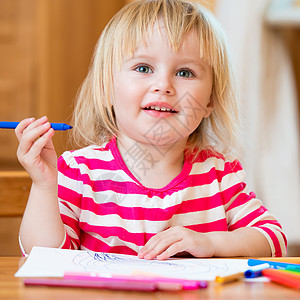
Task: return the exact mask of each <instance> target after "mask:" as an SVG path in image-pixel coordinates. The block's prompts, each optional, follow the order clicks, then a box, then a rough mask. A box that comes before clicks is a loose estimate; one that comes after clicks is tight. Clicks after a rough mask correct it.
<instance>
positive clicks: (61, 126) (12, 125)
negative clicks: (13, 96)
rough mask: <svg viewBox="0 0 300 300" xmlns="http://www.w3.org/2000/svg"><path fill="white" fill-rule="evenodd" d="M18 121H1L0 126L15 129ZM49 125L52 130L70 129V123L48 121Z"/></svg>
mask: <svg viewBox="0 0 300 300" xmlns="http://www.w3.org/2000/svg"><path fill="white" fill-rule="evenodd" d="M19 123H20V122H5V121H2V122H0V128H5V129H15V128H16V127H17V126H18V125H19ZM50 125H51V127H52V128H53V129H54V130H68V129H72V126H71V125H67V124H65V123H50Z"/></svg>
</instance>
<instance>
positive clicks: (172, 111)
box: [143, 105, 177, 114]
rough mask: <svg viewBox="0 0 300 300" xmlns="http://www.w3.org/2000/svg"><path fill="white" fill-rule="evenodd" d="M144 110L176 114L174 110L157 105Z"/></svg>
mask: <svg viewBox="0 0 300 300" xmlns="http://www.w3.org/2000/svg"><path fill="white" fill-rule="evenodd" d="M143 109H144V110H154V111H157V112H167V113H173V114H175V113H177V111H176V110H174V109H172V108H168V107H164V106H158V105H150V106H146V107H144V108H143Z"/></svg>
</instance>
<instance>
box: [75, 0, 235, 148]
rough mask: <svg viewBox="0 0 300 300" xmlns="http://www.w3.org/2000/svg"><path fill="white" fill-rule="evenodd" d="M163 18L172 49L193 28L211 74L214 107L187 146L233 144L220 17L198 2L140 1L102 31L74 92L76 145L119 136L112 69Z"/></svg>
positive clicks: (231, 93)
mask: <svg viewBox="0 0 300 300" xmlns="http://www.w3.org/2000/svg"><path fill="white" fill-rule="evenodd" d="M159 18H160V19H162V20H163V22H164V24H165V27H166V31H167V35H168V39H169V42H170V45H171V47H172V48H173V49H174V50H175V51H176V50H177V49H178V48H179V47H180V45H181V43H182V41H183V40H184V38H185V36H186V34H187V33H188V32H190V31H191V30H194V31H195V33H196V34H197V37H198V39H199V45H200V47H199V53H200V55H201V57H203V56H204V57H205V58H206V59H207V60H208V62H209V64H210V66H211V68H212V74H213V75H212V76H213V88H212V96H211V99H212V104H213V107H214V110H213V112H212V113H211V115H210V116H209V117H208V118H205V119H203V120H202V122H201V124H200V125H199V126H198V128H197V129H196V130H195V131H194V132H193V133H192V134H191V135H190V137H189V141H188V146H189V149H190V150H192V151H194V149H198V150H199V151H200V150H202V149H204V148H211V149H216V150H217V151H220V152H222V153H223V154H226V153H230V149H231V147H232V146H233V145H234V144H235V137H236V122H237V119H238V118H237V105H236V95H235V84H234V77H233V72H232V62H231V58H230V54H229V50H228V46H227V42H226V38H225V36H224V34H223V30H222V29H221V27H220V25H219V24H218V22H217V21H216V20H215V18H214V17H213V15H212V14H211V13H210V12H209V11H208V10H207V9H205V8H204V6H203V3H202V4H201V3H200V1H191V0H190V1H189V0H138V1H134V2H132V3H130V4H127V5H126V6H124V7H123V8H122V9H121V10H120V11H119V12H118V13H117V14H116V15H115V16H114V17H113V18H112V19H111V20H110V22H109V23H108V24H107V26H106V27H105V29H104V30H103V32H102V34H101V36H100V38H99V40H98V43H97V45H96V49H95V52H94V57H93V61H92V64H91V66H90V69H89V72H88V75H87V77H86V79H85V80H84V82H83V84H82V87H81V89H80V91H79V94H78V96H77V103H76V106H75V111H74V117H73V126H74V129H73V138H74V141H75V143H76V145H77V146H79V147H82V146H85V145H89V144H99V143H103V142H107V141H109V140H110V139H111V138H112V136H117V133H118V129H117V126H116V122H115V118H114V112H113V108H112V101H113V75H114V70H116V69H118V68H120V67H121V66H122V64H123V59H124V57H126V56H128V55H133V53H134V51H135V49H136V48H137V47H138V46H139V45H141V44H142V43H145V42H146V39H147V32H148V31H149V28H152V26H153V25H154V23H155V22H157V21H158V19H159Z"/></svg>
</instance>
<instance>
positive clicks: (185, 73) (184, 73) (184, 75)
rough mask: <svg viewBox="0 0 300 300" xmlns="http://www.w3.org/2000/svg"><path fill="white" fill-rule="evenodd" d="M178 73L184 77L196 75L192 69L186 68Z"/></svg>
mask: <svg viewBox="0 0 300 300" xmlns="http://www.w3.org/2000/svg"><path fill="white" fill-rule="evenodd" d="M176 75H177V76H180V77H184V78H191V77H195V75H194V74H193V73H192V72H191V71H189V70H186V69H183V70H180V71H178V72H177V74H176Z"/></svg>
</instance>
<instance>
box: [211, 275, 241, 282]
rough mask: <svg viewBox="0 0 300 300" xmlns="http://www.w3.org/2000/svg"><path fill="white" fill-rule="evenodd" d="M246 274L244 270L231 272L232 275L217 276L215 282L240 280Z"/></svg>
mask: <svg viewBox="0 0 300 300" xmlns="http://www.w3.org/2000/svg"><path fill="white" fill-rule="evenodd" d="M244 274H245V273H244V272H239V273H235V274H231V275H227V276H217V277H216V279H215V282H218V283H227V282H231V281H236V280H240V279H242V278H244V277H245V275H244Z"/></svg>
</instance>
